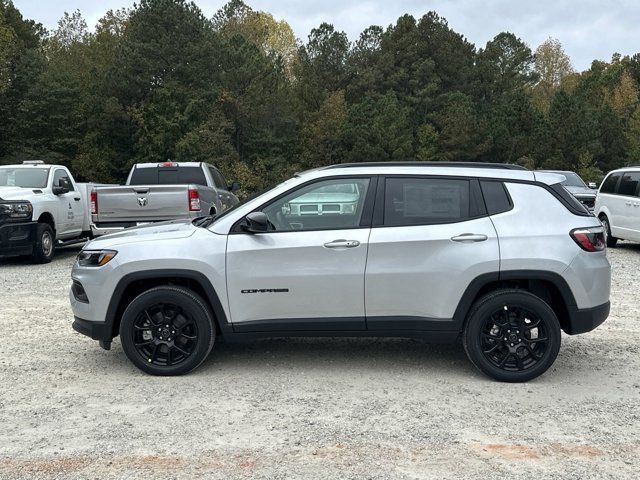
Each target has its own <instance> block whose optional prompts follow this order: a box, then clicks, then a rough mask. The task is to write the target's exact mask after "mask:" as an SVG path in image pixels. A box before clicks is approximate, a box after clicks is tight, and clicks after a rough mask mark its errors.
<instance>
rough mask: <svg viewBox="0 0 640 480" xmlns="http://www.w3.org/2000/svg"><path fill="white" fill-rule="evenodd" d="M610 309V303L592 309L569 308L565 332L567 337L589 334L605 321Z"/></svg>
mask: <svg viewBox="0 0 640 480" xmlns="http://www.w3.org/2000/svg"><path fill="white" fill-rule="evenodd" d="M610 308H611V303H610V302H606V303H603V304H602V305H598V306H597V307H592V308H581V309H579V308H577V307H574V306H569V322H568V324H567V327H566V328H565V332H566V333H568V334H569V335H576V334H578V333H585V332H590V331H591V330H593V329H594V328H596V327H597V326H599V325H600V324H602V322H604V321H605V320H606V319H607V317H608V316H609V310H610Z"/></svg>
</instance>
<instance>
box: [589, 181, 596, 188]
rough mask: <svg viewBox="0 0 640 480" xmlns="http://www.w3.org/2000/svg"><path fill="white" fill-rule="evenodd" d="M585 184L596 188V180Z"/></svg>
mask: <svg viewBox="0 0 640 480" xmlns="http://www.w3.org/2000/svg"><path fill="white" fill-rule="evenodd" d="M587 185H588V187H589V188H593V189H596V188H598V185H596V182H589V183H588V184H587Z"/></svg>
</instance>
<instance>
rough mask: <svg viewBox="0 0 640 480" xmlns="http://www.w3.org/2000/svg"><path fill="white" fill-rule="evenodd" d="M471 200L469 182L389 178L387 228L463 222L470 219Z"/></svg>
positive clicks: (386, 193) (385, 202)
mask: <svg viewBox="0 0 640 480" xmlns="http://www.w3.org/2000/svg"><path fill="white" fill-rule="evenodd" d="M469 197H470V181H469V180H458V179H445V178H415V177H412V178H387V180H386V185H385V201H384V225H385V226H403V225H428V224H438V223H453V222H461V221H464V220H467V219H469V218H470V215H469Z"/></svg>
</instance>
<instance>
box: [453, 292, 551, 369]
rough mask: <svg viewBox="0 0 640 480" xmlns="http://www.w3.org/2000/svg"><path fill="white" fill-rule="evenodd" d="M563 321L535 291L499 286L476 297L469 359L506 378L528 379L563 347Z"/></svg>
mask: <svg viewBox="0 0 640 480" xmlns="http://www.w3.org/2000/svg"><path fill="white" fill-rule="evenodd" d="M560 339H561V333H560V323H559V322H558V318H557V317H556V314H555V313H554V311H553V310H552V309H551V307H550V306H549V305H548V304H547V303H545V302H544V301H542V300H541V299H540V298H538V297H536V296H535V295H533V294H531V293H529V292H526V291H522V290H515V289H505V290H498V291H496V292H492V293H489V294H488V295H485V296H484V297H482V298H481V299H480V300H478V301H477V302H476V303H475V304H474V306H473V308H472V310H471V312H470V314H469V317H468V320H467V323H466V325H465V329H464V332H463V337H462V340H463V345H464V348H465V351H466V352H467V356H468V357H469V360H471V362H472V363H473V364H474V365H475V366H476V367H477V368H478V369H479V370H481V371H482V372H484V373H485V374H487V375H488V376H490V377H492V378H494V379H496V380H499V381H503V382H526V381H528V380H531V379H533V378H536V377H537V376H539V375H541V374H543V373H544V372H545V371H546V370H547V369H548V368H549V367H550V366H551V365H552V364H553V362H554V361H555V359H556V357H557V356H558V352H559V351H560Z"/></svg>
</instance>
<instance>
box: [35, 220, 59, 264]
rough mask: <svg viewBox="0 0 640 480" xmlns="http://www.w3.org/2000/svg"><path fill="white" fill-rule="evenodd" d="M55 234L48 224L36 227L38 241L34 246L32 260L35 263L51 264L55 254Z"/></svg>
mask: <svg viewBox="0 0 640 480" xmlns="http://www.w3.org/2000/svg"><path fill="white" fill-rule="evenodd" d="M55 238H56V237H55V234H54V233H53V228H51V225H49V224H47V223H38V224H37V225H36V239H35V242H34V244H33V253H32V254H31V258H32V260H33V262H34V263H49V262H50V261H51V260H52V259H53V254H54V253H55Z"/></svg>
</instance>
